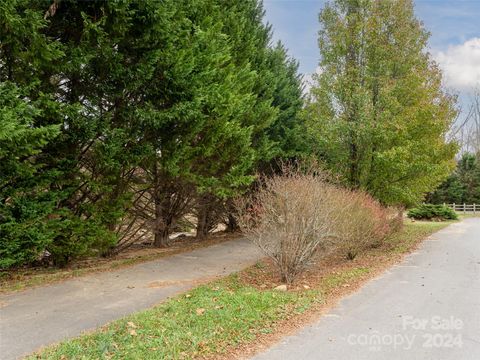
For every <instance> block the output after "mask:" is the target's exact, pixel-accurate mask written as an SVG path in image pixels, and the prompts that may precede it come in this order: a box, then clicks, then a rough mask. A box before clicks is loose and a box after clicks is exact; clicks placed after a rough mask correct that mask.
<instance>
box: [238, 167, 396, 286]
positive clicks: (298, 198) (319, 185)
mask: <svg viewBox="0 0 480 360" xmlns="http://www.w3.org/2000/svg"><path fill="white" fill-rule="evenodd" d="M237 212H238V215H239V217H238V219H239V224H240V226H241V228H242V230H243V232H244V233H245V235H246V236H247V237H248V238H249V239H250V240H251V241H253V242H254V243H255V244H256V245H257V246H258V247H259V248H260V249H261V250H262V251H263V252H264V253H265V254H266V255H267V256H269V257H270V258H272V259H273V261H274V263H275V264H276V265H277V267H278V269H279V272H280V275H281V278H282V281H284V282H287V283H291V282H292V281H293V280H294V279H295V277H296V276H297V275H298V274H299V273H301V272H302V271H303V270H304V269H305V268H306V267H307V266H308V265H309V263H311V262H312V260H313V259H314V258H315V260H317V259H319V258H321V257H323V256H325V255H327V254H329V253H331V252H332V251H337V250H339V251H343V252H345V254H346V255H347V257H349V258H350V259H353V258H355V257H356V256H357V254H358V253H359V252H361V251H362V250H364V249H366V248H369V247H376V246H379V245H381V244H382V242H383V241H384V240H385V238H386V237H387V236H388V235H389V234H390V233H391V232H392V231H394V230H396V229H398V228H399V226H401V218H399V216H396V214H397V211H394V210H393V209H390V208H385V207H383V206H382V205H381V204H380V203H379V202H378V201H376V200H375V199H373V198H372V197H371V196H370V195H368V194H367V193H365V192H361V191H353V190H348V189H345V188H343V187H340V186H337V185H335V184H334V183H332V181H330V180H329V179H328V177H327V176H326V175H325V173H323V172H321V171H312V170H307V171H306V172H305V171H301V170H298V169H296V168H295V169H292V168H286V169H284V170H283V175H274V176H272V177H267V178H264V179H262V180H261V181H260V184H259V186H258V189H257V191H256V192H255V193H253V194H252V195H250V196H248V197H246V198H242V199H240V200H237Z"/></svg>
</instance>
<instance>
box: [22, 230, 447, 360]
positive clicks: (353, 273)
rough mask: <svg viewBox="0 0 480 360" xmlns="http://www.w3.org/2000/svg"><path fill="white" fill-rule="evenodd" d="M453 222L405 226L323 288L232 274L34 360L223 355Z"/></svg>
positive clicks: (330, 275)
mask: <svg viewBox="0 0 480 360" xmlns="http://www.w3.org/2000/svg"><path fill="white" fill-rule="evenodd" d="M451 223H452V222H415V223H410V222H407V223H406V224H405V226H404V227H403V228H402V230H401V231H400V232H398V233H397V234H395V235H393V236H391V237H390V238H389V239H388V240H387V244H386V246H382V247H380V248H375V249H372V250H371V251H370V252H369V256H368V257H366V259H370V260H369V261H368V262H367V263H366V264H362V266H361V267H358V265H355V264H354V263H353V262H348V261H347V262H346V264H347V268H342V269H341V270H331V271H330V272H329V273H327V274H326V276H325V277H323V278H322V280H321V281H320V282H319V283H317V284H310V285H311V289H309V290H305V291H297V292H280V291H275V290H271V289H267V290H260V289H257V288H254V287H252V286H249V285H248V284H245V283H244V282H242V281H240V280H239V279H240V277H239V276H238V275H235V274H234V275H230V276H228V277H226V278H224V279H222V280H218V281H214V282H212V283H210V284H207V285H203V286H200V287H198V288H196V289H194V290H192V291H190V292H188V293H187V294H183V295H180V296H178V297H176V298H173V299H171V300H168V301H167V302H165V303H163V304H161V305H159V306H156V307H154V308H152V309H149V310H146V311H143V312H140V313H137V314H134V315H131V316H128V317H126V318H124V319H121V320H117V321H114V322H112V323H110V324H109V325H107V326H105V327H103V328H102V329H99V330H96V331H94V332H92V333H90V334H86V335H83V336H80V337H78V338H75V339H72V340H67V341H65V342H63V343H61V344H59V345H55V346H50V347H47V348H46V349H45V350H43V351H42V352H40V353H39V354H36V355H32V356H31V357H30V358H29V359H59V360H60V359H71V360H73V359H78V360H79V359H85V360H87V359H192V358H196V357H201V356H208V355H212V354H219V353H220V354H221V353H224V352H225V351H227V350H228V349H231V348H232V347H235V346H237V345H239V344H245V343H251V342H254V341H255V339H256V337H257V336H258V335H260V334H268V333H271V332H274V331H275V324H276V323H277V322H279V321H282V320H285V319H290V318H292V317H293V316H295V315H297V314H300V313H303V312H305V311H307V310H308V309H310V308H312V306H314V305H315V304H319V303H324V302H325V301H328V297H329V295H330V294H331V293H332V292H333V291H334V290H335V289H338V288H341V287H343V286H345V285H346V284H349V283H355V282H356V281H360V282H361V281H364V279H366V278H368V275H369V274H370V273H372V274H373V273H375V270H377V269H382V266H383V265H381V264H379V262H378V261H377V260H376V259H378V256H382V257H387V258H392V259H395V258H396V257H397V256H398V254H401V253H407V252H409V251H410V250H411V249H412V248H413V247H414V245H415V244H417V243H418V242H419V241H420V240H421V239H422V238H425V237H426V236H428V235H430V234H432V233H433V232H435V231H438V230H440V229H441V228H443V227H445V226H447V225H449V224H451ZM360 256H361V255H360ZM348 264H350V265H348ZM344 265H345V264H344ZM263 268H264V264H262V263H257V264H256V265H254V266H252V267H251V268H249V269H246V270H244V271H246V272H247V273H249V272H253V274H254V275H255V271H262V270H263Z"/></svg>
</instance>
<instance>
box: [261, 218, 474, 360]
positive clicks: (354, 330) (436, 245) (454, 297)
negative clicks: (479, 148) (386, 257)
mask: <svg viewBox="0 0 480 360" xmlns="http://www.w3.org/2000/svg"><path fill="white" fill-rule="evenodd" d="M254 359H256V360H267V359H268V360H275V359H279V360H280V359H281V360H289V359H292V360H302V359H308V360H313V359H319V360H364V359H365V360H367V359H368V360H376V359H378V360H386V359H388V360H406V359H408V360H427V359H431V360H454V359H455V360H456V359H458V360H479V359H480V218H469V219H466V220H464V221H462V222H460V223H456V224H453V225H451V226H449V227H447V228H445V229H444V230H442V231H440V232H438V233H436V234H435V235H433V236H431V237H430V239H428V240H426V241H425V242H424V243H423V244H422V246H421V247H420V249H419V250H418V251H417V252H415V253H413V254H411V255H409V256H408V257H407V258H406V259H405V261H403V263H401V264H399V265H397V266H394V267H393V268H392V269H390V271H387V273H385V274H384V275H383V276H381V277H379V278H377V279H375V280H373V281H371V282H369V283H368V284H367V285H366V286H364V287H363V288H362V289H361V290H360V291H359V292H357V293H355V294H353V295H351V296H349V297H347V298H345V299H343V300H342V301H341V302H340V303H339V304H338V306H336V307H335V308H334V309H332V310H331V311H330V313H329V314H327V315H326V316H323V317H322V318H321V319H320V320H319V321H317V322H316V323H314V324H313V325H311V326H308V327H306V328H304V329H303V330H301V331H299V332H298V333H297V334H295V335H293V336H290V337H287V338H285V339H284V340H283V341H282V342H281V343H279V344H277V345H276V346H273V347H272V348H271V349H270V350H268V351H266V352H264V353H261V354H258V355H257V356H256V357H254Z"/></svg>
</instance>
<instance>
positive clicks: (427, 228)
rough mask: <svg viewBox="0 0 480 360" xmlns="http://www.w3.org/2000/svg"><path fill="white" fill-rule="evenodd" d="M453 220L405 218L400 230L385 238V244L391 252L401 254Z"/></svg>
mask: <svg viewBox="0 0 480 360" xmlns="http://www.w3.org/2000/svg"><path fill="white" fill-rule="evenodd" d="M455 222H456V221H454V220H451V221H442V222H428V221H417V222H409V221H408V220H407V221H406V222H405V224H404V226H403V228H402V230H401V231H399V232H398V233H395V234H393V235H391V236H390V237H389V238H388V239H387V240H386V245H387V247H388V248H390V251H392V252H393V253H397V254H402V253H405V252H408V251H409V250H411V248H412V247H413V246H414V245H415V244H416V243H418V241H419V240H421V239H423V238H425V237H427V236H429V235H431V234H433V233H434V232H437V231H439V230H441V229H443V228H445V227H447V226H448V225H450V224H453V223H455Z"/></svg>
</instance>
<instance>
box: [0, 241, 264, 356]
mask: <svg viewBox="0 0 480 360" xmlns="http://www.w3.org/2000/svg"><path fill="white" fill-rule="evenodd" d="M261 257H262V255H261V254H260V252H259V251H258V250H257V249H256V247H255V246H254V245H252V244H251V243H250V242H248V241H247V240H244V239H240V240H232V241H228V242H224V243H221V244H217V245H212V246H209V247H206V248H202V249H197V250H194V251H191V252H188V253H183V254H178V255H173V256H169V257H165V258H162V259H159V260H155V261H150V262H146V263H142V264H138V265H135V266H131V267H128V268H124V269H121V270H116V271H110V272H104V273H98V274H92V275H89V276H84V277H80V278H76V279H72V280H67V281H64V282H62V283H58V284H54V285H50V286H44V287H38V288H34V289H30V290H26V291H23V292H20V293H15V294H11V295H2V296H0V359H2V360H10V359H17V358H20V357H22V356H23V355H26V354H28V353H31V352H33V351H35V350H37V349H38V348H39V347H41V346H43V345H48V344H51V343H54V342H58V341H60V340H62V339H65V338H68V337H73V336H76V335H79V334H80V333H82V332H83V331H85V330H89V329H93V328H96V327H99V326H101V325H104V324H106V323H108V322H109V321H112V320H114V319H118V318H121V317H123V316H125V315H127V314H130V313H133V312H136V311H139V310H142V309H145V308H148V307H151V306H153V305H154V304H157V303H159V302H161V301H163V300H165V299H167V298H168V297H170V296H172V295H175V294H177V293H179V292H181V291H186V290H188V289H190V288H192V287H194V286H195V285H197V284H198V283H199V282H202V281H206V280H210V279H212V278H215V277H218V276H224V275H226V274H229V273H232V272H235V271H238V270H241V269H243V268H245V267H247V266H248V265H251V264H253V263H255V262H256V261H257V260H258V259H260V258H261Z"/></svg>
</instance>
